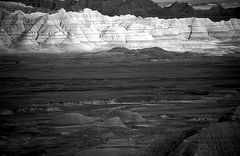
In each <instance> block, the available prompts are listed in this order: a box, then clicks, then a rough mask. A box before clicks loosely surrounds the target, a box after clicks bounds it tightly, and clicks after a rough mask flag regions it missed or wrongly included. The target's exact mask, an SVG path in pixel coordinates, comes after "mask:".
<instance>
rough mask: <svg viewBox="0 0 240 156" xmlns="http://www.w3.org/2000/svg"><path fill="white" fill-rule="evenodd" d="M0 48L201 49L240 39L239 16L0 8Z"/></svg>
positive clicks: (68, 50) (9, 49) (69, 49)
mask: <svg viewBox="0 0 240 156" xmlns="http://www.w3.org/2000/svg"><path fill="white" fill-rule="evenodd" d="M0 16H1V25H0V34H1V36H0V49H1V51H13V52H14V51H15V52H96V51H101V50H109V49H111V48H113V47H126V48H128V49H142V48H151V47H160V48H163V49H165V50H169V51H178V52H184V51H192V52H205V50H206V49H211V48H216V46H217V44H218V43H219V42H223V41H225V40H229V41H232V40H238V39H239V38H240V20H239V19H231V20H229V21H221V22H212V21H211V20H209V19H205V18H201V19H200V18H183V19H167V20H166V19H158V18H141V17H135V16H132V15H124V16H114V17H109V16H104V15H101V14H100V13H99V12H97V11H92V10H90V9H84V11H82V12H66V11H65V10H64V9H61V10H59V11H58V13H55V14H47V13H40V12H36V13H32V14H24V13H23V12H21V11H16V12H14V13H8V12H6V11H3V10H1V11H0Z"/></svg>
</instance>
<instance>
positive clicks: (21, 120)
mask: <svg viewBox="0 0 240 156" xmlns="http://www.w3.org/2000/svg"><path fill="white" fill-rule="evenodd" d="M135 58H136V57H132V56H131V55H129V56H125V55H124V56H123V55H122V54H118V55H114V56H112V55H84V54H1V55H0V88H1V89H0V103H1V104H0V108H1V110H3V109H9V110H12V111H13V114H12V115H7V116H1V119H0V120H1V123H2V124H1V134H0V137H1V141H0V151H1V153H3V154H5V155H16V154H18V155H83V156H85V155H86V156H92V155H96V153H97V155H103V156H108V155H114V156H115V155H117V156H120V155H124V156H128V155H129V156H130V155H131V156H132V155H142V154H143V153H144V151H145V149H146V148H147V147H148V146H149V145H150V144H151V143H152V142H154V141H155V140H156V139H160V138H166V137H168V136H171V135H173V134H176V133H179V132H181V131H185V130H188V129H190V128H194V127H201V128H202V127H206V126H208V125H209V123H213V122H217V121H218V120H219V119H220V118H222V117H223V116H224V115H227V114H228V113H231V112H232V111H233V109H235V108H236V106H238V105H239V102H240V96H239V95H240V81H239V80H240V58H239V56H238V55H236V56H233V55H228V56H201V55H199V56H198V55H197V56H191V57H179V56H178V57H177V56H176V57H168V56H166V57H164V59H162V58H161V57H160V58H159V57H156V58H154V57H147V58H146V57H137V59H135ZM113 109H120V110H129V111H132V112H137V113H139V114H140V115H142V117H143V118H144V119H146V120H147V122H145V123H141V124H132V123H127V124H126V125H127V128H120V127H102V126H98V125H97V124H94V125H84V126H83V125H74V126H54V125H50V124H49V121H50V120H52V119H53V118H54V117H55V116H56V115H59V114H64V113H81V114H84V115H86V116H91V117H97V118H101V117H102V116H104V115H105V114H106V113H107V112H109V111H110V110H113Z"/></svg>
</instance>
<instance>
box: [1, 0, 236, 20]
mask: <svg viewBox="0 0 240 156" xmlns="http://www.w3.org/2000/svg"><path fill="white" fill-rule="evenodd" d="M16 1H17V2H21V3H24V4H26V5H31V6H33V8H29V7H22V6H19V7H18V6H14V7H12V8H11V7H9V6H8V7H7V10H9V11H11V12H12V11H15V10H22V11H23V12H27V13H29V12H34V11H41V12H51V11H56V10H59V9H60V8H64V9H65V10H67V11H80V10H82V9H84V8H90V9H92V10H98V11H99V12H101V13H102V14H105V15H109V16H114V15H125V14H132V15H136V16H142V17H159V18H165V19H169V18H187V17H198V18H209V19H211V20H212V21H221V20H229V19H231V18H240V8H239V7H238V8H228V9H225V8H223V7H222V6H221V5H216V6H213V7H212V8H210V9H209V10H195V9H194V8H193V7H192V6H191V5H189V4H188V3H180V2H175V3H173V4H172V5H171V6H169V7H164V8H161V7H160V6H159V5H157V4H156V3H154V2H153V1H151V0H125V1H124V0H78V1H76V0H67V1H60V0H52V1H50V0H48V1H45V0H44V1H40V0H28V1H27V0H16ZM16 1H15V2H16ZM1 7H3V8H5V6H3V5H2V3H0V8H1ZM50 10H51V11H50Z"/></svg>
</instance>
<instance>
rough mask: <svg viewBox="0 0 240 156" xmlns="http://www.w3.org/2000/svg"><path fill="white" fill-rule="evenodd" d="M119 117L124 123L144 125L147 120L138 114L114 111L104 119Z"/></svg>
mask: <svg viewBox="0 0 240 156" xmlns="http://www.w3.org/2000/svg"><path fill="white" fill-rule="evenodd" d="M112 117H119V118H120V119H121V120H122V121H123V122H124V123H143V122H146V120H145V119H144V118H143V117H142V116H141V115H140V114H139V113H137V112H131V111H128V110H112V111H110V112H108V113H107V114H106V115H105V116H104V118H106V119H108V118H112Z"/></svg>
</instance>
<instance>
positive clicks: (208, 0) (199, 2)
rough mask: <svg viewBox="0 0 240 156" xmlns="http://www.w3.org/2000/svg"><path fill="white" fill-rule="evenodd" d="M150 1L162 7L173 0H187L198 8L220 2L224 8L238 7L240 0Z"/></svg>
mask: <svg viewBox="0 0 240 156" xmlns="http://www.w3.org/2000/svg"><path fill="white" fill-rule="evenodd" d="M152 1H154V2H157V3H158V4H159V5H160V6H162V7H164V6H168V5H170V4H172V3H173V2H175V1H179V2H188V3H189V4H191V5H193V6H194V7H196V8H200V9H208V8H209V7H212V5H213V4H214V3H215V4H220V5H222V6H223V7H225V8H229V7H240V0H152Z"/></svg>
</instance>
